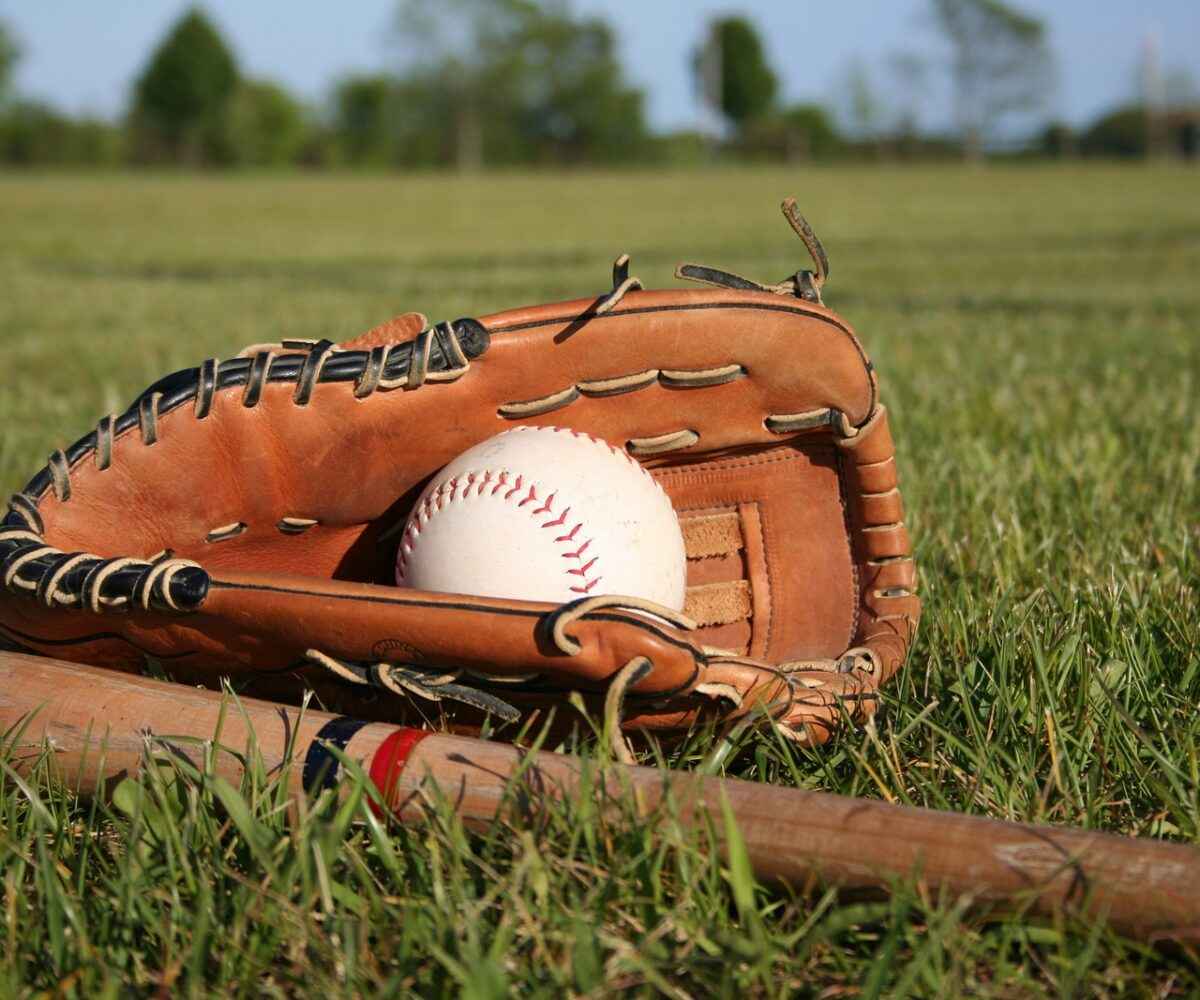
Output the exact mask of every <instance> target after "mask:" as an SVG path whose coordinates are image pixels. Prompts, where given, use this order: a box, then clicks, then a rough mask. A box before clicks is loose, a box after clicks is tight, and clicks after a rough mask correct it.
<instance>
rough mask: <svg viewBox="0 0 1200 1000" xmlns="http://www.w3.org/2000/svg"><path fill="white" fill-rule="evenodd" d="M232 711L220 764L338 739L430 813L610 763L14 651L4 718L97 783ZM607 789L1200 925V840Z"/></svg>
mask: <svg viewBox="0 0 1200 1000" xmlns="http://www.w3.org/2000/svg"><path fill="white" fill-rule="evenodd" d="M218 726H219V727H220V738H219V744H220V745H221V746H223V747H227V748H229V749H230V750H232V751H235V752H232V753H217V754H215V755H214V757H213V759H214V766H215V767H216V769H217V771H218V773H220V774H221V775H222V776H223V777H226V778H227V779H229V780H230V781H233V782H235V783H236V782H237V781H239V780H240V778H241V776H242V763H241V757H240V756H239V755H240V753H241V751H243V750H244V749H245V748H246V747H247V745H248V744H249V743H250V741H251V740H252V739H253V741H254V742H255V743H256V745H257V747H258V750H259V753H260V754H261V756H262V759H263V762H264V764H265V765H266V767H267V768H268V769H269V770H275V769H277V768H282V766H283V765H285V764H287V763H289V762H291V763H292V764H293V766H292V767H290V768H287V769H286V771H285V773H286V774H287V776H288V777H287V780H288V781H289V783H290V786H291V790H292V791H293V792H294V793H295V794H297V795H301V794H305V793H306V792H311V791H313V790H314V789H317V788H320V787H323V786H330V787H332V786H335V785H336V784H337V783H338V782H339V781H340V780H341V779H342V777H343V775H342V773H341V768H340V766H339V764H338V761H337V759H336V757H335V756H334V755H333V754H332V753H330V751H329V749H328V748H329V747H330V746H336V747H338V748H339V749H341V750H343V751H344V752H345V754H346V755H348V756H349V757H350V758H351V759H354V760H358V761H360V762H361V763H362V764H363V766H364V768H365V769H366V770H367V772H368V773H369V774H370V776H371V779H372V780H373V781H374V782H375V784H376V785H377V786H378V787H379V788H380V790H381V791H382V792H383V793H384V796H385V797H386V798H387V800H388V801H389V802H390V803H391V804H392V807H393V809H394V811H395V812H396V814H397V815H398V816H399V817H400V818H401V819H402V820H404V819H411V818H413V817H415V816H417V815H419V814H420V812H421V811H422V803H423V802H424V801H425V798H424V795H425V793H426V792H427V791H428V788H429V785H430V783H435V784H436V785H437V786H438V788H439V789H440V790H441V792H442V794H443V795H444V796H445V797H446V798H447V799H448V800H449V801H452V802H453V803H454V807H455V808H456V809H457V810H458V812H459V813H460V815H461V816H462V817H463V819H464V820H465V821H467V822H469V823H472V824H475V825H481V824H485V823H487V822H488V821H490V820H491V819H492V818H493V817H494V816H495V815H496V814H497V812H498V811H499V810H500V809H501V808H502V807H503V803H504V801H505V793H506V789H507V788H508V787H509V783H510V780H511V778H512V776H513V775H514V774H515V773H516V772H517V770H518V769H520V768H524V769H525V775H524V779H525V781H526V782H527V783H528V784H529V785H530V787H533V788H535V789H537V790H538V791H540V792H541V793H543V794H545V795H547V796H555V797H570V796H574V795H577V794H579V791H580V788H581V786H582V782H581V778H582V776H583V774H584V771H585V769H586V768H588V767H591V766H593V765H591V764H589V763H588V762H585V761H583V760H581V759H580V758H576V757H570V756H566V755H562V754H554V753H537V754H534V755H532V757H533V759H532V760H531V759H529V756H530V755H529V754H528V753H526V752H524V751H521V750H518V749H516V748H514V747H512V746H509V745H507V744H502V743H492V742H486V741H482V740H477V739H471V738H468V737H463V736H452V735H446V734H440V733H436V734H435V733H425V732H423V731H421V730H415V729H408V728H405V727H400V726H392V725H387V724H383V723H368V722H363V721H360V720H355V719H348V718H345V717H340V716H334V715H330V714H328V713H325V712H318V711H304V712H302V711H301V710H300V709H298V708H296V707H294V706H286V705H279V704H274V703H272V702H266V701H259V700H255V699H242V700H240V702H239V705H237V706H235V705H232V704H230V702H229V699H227V698H223V697H222V696H221V695H220V694H218V693H216V692H213V691H207V690H203V689H197V688H189V687H184V686H181V685H175V684H166V683H163V682H159V681H152V680H148V679H145V678H140V677H134V676H130V675H126V674H119V673H113V672H109V671H104V670H97V669H94V668H89V667H82V666H78V665H75V664H68V663H61V662H58V661H54V660H48V659H44V658H41V657H32V656H23V655H21V654H16V653H0V732H5V733H8V736H7V738H6V741H11V740H13V739H14V737H16V742H17V743H18V744H19V746H20V747H21V748H22V750H24V751H25V752H24V753H18V754H16V755H14V756H16V757H17V758H18V759H20V758H25V759H28V756H29V755H28V751H29V750H30V749H34V748H40V747H42V746H48V747H49V748H50V750H51V755H52V763H53V766H54V768H55V770H56V773H57V774H58V776H59V777H60V778H61V779H62V780H63V781H65V782H66V783H68V784H69V785H71V786H72V787H75V788H77V789H78V790H79V791H80V792H81V793H84V794H92V793H95V792H96V791H98V790H100V789H103V788H104V787H105V785H106V783H108V782H109V781H112V780H113V779H115V778H119V777H121V776H123V775H126V774H135V773H137V771H138V770H139V768H140V767H141V766H142V765H143V763H144V761H145V755H146V745H147V743H146V737H147V736H148V735H153V736H154V737H155V738H156V739H157V741H159V744H160V745H161V744H163V743H166V744H169V745H170V746H171V748H172V750H173V751H174V752H177V753H182V754H185V755H187V756H188V757H190V758H192V759H194V760H196V761H197V762H199V761H200V759H201V753H202V747H201V746H200V745H198V744H197V741H204V740H207V739H211V738H212V737H213V736H214V734H215V733H217V730H218ZM18 730H19V731H20V735H19V736H16V734H17V732H18ZM590 787H599V788H601V789H603V791H604V794H606V795H607V796H608V797H609V801H610V802H612V801H614V800H615V799H616V798H617V797H619V796H626V795H629V794H630V793H634V794H636V801H638V802H639V804H640V807H642V808H645V809H654V808H655V807H657V806H658V805H660V804H661V803H662V801H663V799H664V797H666V796H667V795H668V794H669V795H670V797H671V798H672V800H673V803H674V808H676V809H677V810H678V815H679V816H680V818H681V820H682V821H683V822H685V823H689V822H690V823H694V822H698V821H701V820H703V821H705V822H712V824H713V828H714V829H716V830H718V831H720V830H721V829H722V828H723V805H722V803H723V802H727V803H728V807H729V809H730V810H731V812H732V815H733V817H734V818H735V820H736V822H737V826H738V829H739V831H740V833H741V836H742V839H743V841H744V843H745V845H746V850H747V853H748V855H749V857H750V861H751V864H752V865H753V867H754V870H755V872H756V874H757V875H758V876H759V877H760V878H763V879H768V880H781V881H785V882H788V883H790V884H792V885H795V886H797V887H800V888H804V887H807V886H809V885H813V884H822V885H836V886H840V887H844V888H851V889H863V888H871V889H879V888H887V887H888V886H889V885H890V884H892V883H893V882H895V881H896V880H897V879H903V878H917V879H919V880H920V881H921V882H923V883H924V884H926V885H928V886H930V887H933V888H935V889H940V890H944V891H947V892H949V893H950V894H951V895H954V896H959V897H961V896H968V897H971V898H973V899H975V900H977V901H979V902H981V903H1004V904H1006V905H1009V906H1011V905H1013V904H1016V905H1023V906H1027V907H1028V908H1029V909H1030V910H1031V911H1033V912H1041V913H1047V912H1052V911H1055V910H1058V909H1061V908H1070V909H1073V910H1075V911H1076V912H1080V913H1082V914H1086V915H1088V916H1093V917H1106V918H1107V919H1108V920H1110V921H1111V922H1112V923H1113V924H1114V925H1115V926H1117V927H1118V928H1120V929H1122V930H1125V931H1127V932H1130V933H1136V934H1163V935H1170V934H1171V933H1172V932H1187V931H1190V932H1191V933H1192V934H1194V933H1195V932H1196V929H1197V928H1200V851H1197V850H1196V849H1195V848H1192V847H1189V846H1184V845H1176V844H1166V843H1160V842H1155V841H1144V840H1135V839H1131V838H1127V837H1119V836H1115V835H1112V834H1106V833H1096V832H1091V831H1084V830H1071V829H1060V828H1054V827H1046V826H1033V825H1029V824H1022V823H1008V822H1002V821H999V820H992V819H986V818H982V817H975V816H964V815H959V814H954V813H944V812H936V811H934V810H929V809H918V808H912V807H906V806H894V805H889V804H887V803H884V802H877V801H871V800H863V799H850V798H845V797H842V796H837V795H831V794H827V793H824V792H810V791H802V790H799V789H794V788H779V787H775V786H772V785H765V784H760V783H756V782H747V781H740V780H736V779H723V778H713V777H705V776H701V775H696V774H691V773H687V772H666V771H660V770H658V769H655V768H646V767H626V766H621V765H613V766H612V767H610V769H609V770H607V771H606V772H605V775H604V781H602V782H599V783H598V785H597V783H595V782H592V783H590Z"/></svg>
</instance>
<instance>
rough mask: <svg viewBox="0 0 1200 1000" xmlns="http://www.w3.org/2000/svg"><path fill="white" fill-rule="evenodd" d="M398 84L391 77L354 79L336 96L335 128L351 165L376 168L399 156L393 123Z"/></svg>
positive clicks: (345, 82) (346, 81)
mask: <svg viewBox="0 0 1200 1000" xmlns="http://www.w3.org/2000/svg"><path fill="white" fill-rule="evenodd" d="M395 90H396V82H395V80H393V79H392V78H391V77H389V76H382V75H376V76H352V77H347V78H346V79H344V80H342V81H341V82H339V83H338V85H337V87H336V88H335V90H334V94H333V104H334V108H333V122H334V124H333V128H334V133H335V135H336V136H337V140H338V145H339V146H340V151H341V154H342V156H343V157H344V158H345V160H346V161H347V162H348V163H353V164H356V165H363V164H373V165H376V166H380V165H383V164H385V163H390V162H392V160H393V159H394V156H395V146H396V139H397V136H396V128H395V124H394V121H393V113H392V112H393V109H394V105H395Z"/></svg>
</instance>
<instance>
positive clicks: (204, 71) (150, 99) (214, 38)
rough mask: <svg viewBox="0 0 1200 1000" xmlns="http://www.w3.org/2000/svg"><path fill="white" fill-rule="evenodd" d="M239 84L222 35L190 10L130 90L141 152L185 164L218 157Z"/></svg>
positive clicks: (232, 60)
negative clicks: (227, 113) (158, 154)
mask: <svg viewBox="0 0 1200 1000" xmlns="http://www.w3.org/2000/svg"><path fill="white" fill-rule="evenodd" d="M237 83H238V71H237V64H236V62H235V61H234V58H233V53H232V52H231V51H230V50H229V47H228V46H227V45H226V44H225V42H224V40H223V39H222V38H221V35H220V34H219V33H218V32H217V30H216V28H215V27H213V25H212V24H211V22H210V21H209V20H208V19H207V18H206V17H205V16H204V15H203V14H202V13H200V12H199V11H198V10H196V9H192V10H190V11H188V12H187V13H186V14H184V16H183V17H182V18H181V19H180V20H179V21H178V22H176V24H175V26H174V27H173V28H172V29H171V30H170V32H169V33H168V34H167V37H166V38H165V39H163V41H162V43H161V44H160V45H159V47H158V49H157V50H156V51H155V52H154V54H153V55H152V56H151V58H150V62H149V64H148V65H147V66H146V69H145V70H144V71H143V73H142V75H141V76H140V77H139V78H138V81H137V84H136V86H135V89H134V105H133V116H132V118H133V124H134V128H135V131H137V132H139V133H140V134H141V138H142V142H140V143H139V145H140V146H141V147H142V149H143V151H144V153H145V154H146V155H148V156H150V157H151V158H154V154H155V153H156V152H158V153H161V155H164V156H165V157H167V158H169V159H172V160H175V161H188V162H197V161H202V160H210V159H214V158H218V157H219V156H220V152H219V149H220V145H221V140H222V128H223V125H224V121H223V119H224V115H225V113H226V111H227V109H228V106H229V102H230V100H231V99H232V97H233V95H234V93H235V91H236V89H237Z"/></svg>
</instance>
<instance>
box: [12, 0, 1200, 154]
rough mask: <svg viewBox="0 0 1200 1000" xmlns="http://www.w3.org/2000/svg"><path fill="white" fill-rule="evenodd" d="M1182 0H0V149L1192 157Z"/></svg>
mask: <svg viewBox="0 0 1200 1000" xmlns="http://www.w3.org/2000/svg"><path fill="white" fill-rule="evenodd" d="M1198 43H1200V4H1197V3H1196V2H1195V0H1144V2H1140V3H1136V4H1123V3H1116V2H1108V3H1101V4H1096V3H1093V2H1086V0H1018V2H1016V3H1012V4H1010V3H1004V2H999V0H897V2H894V3H887V4H882V3H877V2H869V0H847V2H844V3H838V4H833V5H818V4H813V3H792V2H783V0H759V2H749V3H744V4H741V5H740V6H733V7H730V6H729V5H725V4H718V3H707V2H700V3H694V2H688V0H661V2H653V3H641V4H634V3H629V2H620V0H574V2H566V0H561V2H558V0H544V2H539V0H399V2H396V0H361V2H356V3H353V4H338V5H328V4H312V3H309V4H296V3H284V2H281V0H271V2H263V3H255V4H244V3H238V2H236V0H211V2H209V3H206V4H202V5H189V4H186V3H182V2H163V3H155V4H146V3H139V2H135V0H111V2H108V3H104V4H85V3H78V2H76V3H70V2H56V3H37V4H33V3H16V2H5V3H0V164H3V165H4V166H5V167H13V168H26V169H28V168H36V167H41V166H71V167H97V168H99V167H108V168H111V167H117V166H124V165H139V166H151V165H156V166H161V165H181V166H188V167H205V168H212V169H237V168H254V167H258V168H262V167H275V168H284V167H288V168H298V169H308V170H329V169H334V168H343V167H349V168H361V169H373V170H413V169H436V168H453V169H458V170H474V169H479V168H485V167H518V166H526V165H536V166H578V165H585V164H606V165H607V164H660V165H683V164H707V163H712V162H713V161H751V162H759V163H762V162H774V163H803V162H809V161H816V162H823V161H847V160H861V161H879V162H886V161H912V160H958V159H962V160H968V161H978V160H980V159H981V158H984V157H992V158H1031V157H1055V158H1072V157H1100V158H1103V157H1109V158H1112V157H1122V158H1137V157H1177V158H1183V159H1191V160H1195V159H1196V158H1197V156H1198V155H1200V89H1198V86H1200V85H1198V83H1197V77H1198V69H1200V67H1198V56H1197V52H1198Z"/></svg>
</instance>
